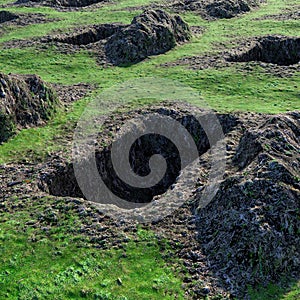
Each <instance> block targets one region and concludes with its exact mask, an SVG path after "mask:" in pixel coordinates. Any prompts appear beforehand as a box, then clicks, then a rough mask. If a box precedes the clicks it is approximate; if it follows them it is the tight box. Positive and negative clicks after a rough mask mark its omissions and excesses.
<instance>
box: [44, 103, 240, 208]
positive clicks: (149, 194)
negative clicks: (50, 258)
mask: <svg viewBox="0 0 300 300" xmlns="http://www.w3.org/2000/svg"><path fill="white" fill-rule="evenodd" d="M158 113H160V114H162V115H169V116H171V117H172V118H174V119H176V120H177V121H178V122H180V123H181V124H182V125H183V126H184V127H185V128H186V129H187V131H188V132H189V134H190V135H191V136H192V137H193V139H194V141H195V144H196V146H197V149H198V152H199V156H200V155H202V154H204V153H205V152H207V151H208V150H209V149H210V144H209V140H208V138H207V135H206V133H205V132H204V130H203V128H202V127H201V125H200V124H199V122H198V120H197V119H196V118H195V117H194V116H192V115H190V114H188V113H182V112H181V111H174V110H171V109H161V110H158ZM132 115H134V113H133V114H131V117H130V118H132ZM129 116H130V115H128V116H127V118H128V117H129ZM206 117H207V115H203V118H204V119H205V118H206ZM218 118H219V120H220V123H221V125H222V128H223V131H224V133H225V134H226V133H227V132H229V131H231V130H232V129H233V128H234V127H235V126H237V124H238V121H237V119H236V118H235V117H233V116H231V115H219V116H218ZM122 120H124V119H121V118H120V119H119V121H116V120H114V121H113V122H114V126H119V125H120V126H122V125H121V123H122ZM110 127H111V126H110ZM114 133H115V132H114ZM103 141H104V143H105V144H106V145H105V146H104V147H99V148H97V149H96V151H95V157H96V163H97V168H98V172H99V174H100V175H101V178H102V180H103V181H104V182H105V184H106V186H107V187H108V188H109V189H110V191H112V192H113V193H114V194H115V195H117V196H118V197H120V198H122V199H125V200H127V201H130V202H136V203H148V202H151V201H152V199H153V198H154V197H155V196H157V195H161V194H163V193H165V192H166V191H167V190H168V189H169V188H170V187H171V186H172V185H173V184H176V179H177V177H178V175H179V174H180V171H181V168H182V166H181V158H180V155H179V152H178V149H177V148H176V146H175V144H174V143H173V142H172V141H170V140H169V139H168V138H166V137H164V136H162V135H159V134H147V135H142V136H141V137H140V138H138V139H137V140H136V141H135V142H134V143H133V144H132V145H131V149H130V152H129V162H130V165H131V167H132V169H133V171H134V172H135V173H136V174H138V175H139V176H146V175H148V174H149V172H150V168H149V159H150V158H151V157H152V156H153V155H155V154H160V155H162V156H163V157H164V158H165V161H166V163H167V170H166V173H165V175H164V177H163V178H162V179H161V180H160V181H159V182H158V183H157V184H156V185H154V186H153V187H149V188H137V187H133V186H130V185H128V184H127V183H126V182H124V181H122V180H121V179H120V178H119V177H118V175H117V174H116V172H115V170H114V167H113V163H112V159H111V149H112V141H113V138H112V132H111V131H109V130H108V131H106V130H105V129H104V131H103V132H102V133H101V138H100V140H99V141H98V142H97V143H98V145H101V144H103ZM85 163H86V162H85ZM85 167H86V165H85V164H83V165H82V168H83V169H84V168H85ZM42 181H43V186H44V190H46V191H47V192H48V193H49V194H51V195H54V196H63V197H66V196H71V197H80V198H85V197H84V195H83V194H82V191H81V189H80V188H79V186H78V183H77V180H76V178H75V174H74V169H73V165H72V164H71V163H67V164H60V165H58V166H57V167H55V168H54V171H53V172H52V173H51V174H49V175H48V176H46V177H44V178H43V179H42Z"/></svg>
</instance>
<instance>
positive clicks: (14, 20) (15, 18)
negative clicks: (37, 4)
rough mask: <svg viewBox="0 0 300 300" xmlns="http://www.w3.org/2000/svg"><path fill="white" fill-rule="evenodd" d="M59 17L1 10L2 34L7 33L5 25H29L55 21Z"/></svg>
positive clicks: (0, 32) (0, 31) (0, 30)
mask: <svg viewBox="0 0 300 300" xmlns="http://www.w3.org/2000/svg"><path fill="white" fill-rule="evenodd" d="M58 20H59V19H57V18H56V19H54V18H50V19H49V18H48V17H47V16H46V15H44V14H39V13H37V14H32V13H28V14H27V13H26V14H23V13H18V14H16V13H11V12H9V11H0V24H1V25H2V26H1V29H0V35H1V34H4V33H5V30H6V29H5V26H27V25H33V24H41V23H49V22H55V21H58Z"/></svg>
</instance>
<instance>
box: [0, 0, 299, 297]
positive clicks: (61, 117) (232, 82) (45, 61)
mask: <svg viewBox="0 0 300 300" xmlns="http://www.w3.org/2000/svg"><path fill="white" fill-rule="evenodd" d="M4 2H8V1H0V3H1V4H3V3H4ZM148 2H150V1H147V0H146V1H144V0H125V1H120V2H118V3H116V4H113V5H111V6H108V7H105V8H101V9H98V10H96V11H93V12H68V13H63V12H57V11H55V10H53V9H51V8H26V7H24V8H13V9H10V10H11V11H16V12H28V13H29V12H40V13H44V14H47V15H48V16H49V18H59V19H60V20H59V21H56V22H52V23H49V24H37V25H32V26H27V27H26V28H7V29H6V30H7V32H6V34H5V35H3V36H1V37H0V42H5V41H10V40H12V39H14V38H18V39H20V38H29V37H34V36H43V35H45V34H49V33H50V32H51V31H53V30H55V31H58V30H60V31H66V30H67V29H68V28H70V27H73V26H75V25H77V24H82V25H84V24H93V23H104V22H115V21H119V22H123V23H129V22H130V20H131V19H132V17H133V16H134V15H136V14H137V13H138V11H136V12H128V11H122V10H121V9H122V8H124V7H127V6H135V5H141V4H147V3H148ZM295 2H296V1H283V0H282V1H277V0H269V1H268V5H266V6H263V7H262V8H261V9H259V10H257V11H255V12H253V13H251V14H246V15H244V16H242V17H240V18H235V19H233V20H219V21H215V22H207V21H204V20H202V19H201V18H199V17H198V16H195V15H192V14H185V15H184V18H185V20H186V21H188V22H189V24H190V25H198V26H205V27H206V31H205V33H204V34H203V35H202V36H200V37H195V38H194V39H193V40H192V42H191V43H189V44H186V45H183V46H180V47H177V48H176V49H174V50H172V51H170V52H168V53H166V54H164V55H160V56H157V57H153V58H151V59H149V60H147V61H144V62H142V63H140V64H137V65H134V66H131V67H128V68H108V69H103V68H101V67H99V66H97V64H96V62H95V58H94V57H91V56H90V55H89V54H88V53H86V52H84V51H83V52H80V53H77V54H75V55H72V56H71V55H64V54H61V53H59V52H57V51H56V49H52V50H50V51H48V50H47V51H45V52H38V51H37V50H36V49H34V48H31V49H28V48H25V49H9V50H7V49H2V50H1V52H0V65H1V68H0V69H1V71H2V72H6V73H9V72H13V73H37V74H39V75H40V76H42V78H43V79H45V80H47V81H50V82H59V83H64V84H73V83H77V82H80V81H81V82H88V83H96V84H98V86H99V90H98V91H96V93H97V92H100V91H101V90H102V89H103V88H105V87H109V86H111V85H113V84H116V83H118V82H123V81H126V80H128V79H132V78H135V77H144V76H157V77H166V78H170V79H175V80H179V81H180V82H182V83H185V84H187V85H189V86H192V87H194V88H195V89H197V90H198V91H199V92H200V93H201V95H202V96H203V97H204V99H205V100H206V102H207V103H209V104H210V105H211V106H212V107H213V108H215V109H218V110H222V111H232V110H250V111H260V112H269V113H277V112H284V111H288V110H295V109H299V108H300V103H299V93H298V92H297V90H299V85H300V82H299V81H300V79H299V74H295V75H294V76H293V77H291V78H288V79H282V78H278V77H274V76H272V75H268V74H266V73H265V72H264V70H262V69H260V68H258V67H257V69H255V70H253V71H252V72H250V73H247V74H246V73H245V72H244V71H243V70H241V68H239V66H238V65H237V66H234V67H231V68H223V69H219V70H214V69H209V70H199V71H193V70H189V69H187V68H185V67H171V68H166V67H162V66H160V65H161V64H162V63H165V62H170V61H175V60H177V59H179V58H181V57H185V56H192V55H201V54H203V53H205V52H217V47H215V46H214V44H215V43H219V42H222V43H225V46H226V47H231V46H230V44H229V43H228V41H230V39H235V38H237V37H238V38H246V37H250V36H256V35H263V34H269V33H274V34H275V33H276V34H285V35H292V36H293V35H297V34H298V29H299V25H298V23H296V22H295V21H284V22H279V21H274V20H265V21H259V22H258V21H252V20H251V19H252V18H254V17H259V16H263V15H266V14H273V13H278V12H279V11H280V9H282V8H283V7H285V6H289V5H291V4H292V3H295ZM112 8H113V9H114V10H113V11H112ZM226 43H228V44H226ZM88 101H89V98H86V99H83V100H81V101H78V102H77V103H75V104H74V105H73V107H72V108H71V109H69V110H68V112H66V111H64V110H63V109H60V110H59V111H58V113H57V115H56V116H55V117H54V119H53V120H52V121H51V122H49V124H48V125H47V126H45V127H40V128H35V129H28V130H23V131H21V132H20V133H19V134H18V135H17V136H16V137H14V138H13V139H11V140H10V141H9V142H8V143H6V144H4V145H1V146H0V162H2V163H4V162H9V161H22V160H38V159H39V160H41V159H44V158H45V157H46V156H47V154H49V153H51V152H52V151H55V150H57V149H64V147H65V146H64V143H62V141H63V140H64V138H65V136H66V134H69V133H70V132H72V129H73V128H74V126H75V124H76V120H78V118H79V116H80V114H81V112H82V111H83V109H84V107H85V105H86V103H87V102H88ZM142 103H143V102H142ZM45 145H47V146H46V147H45ZM38 205H41V206H40V207H35V208H30V211H31V212H32V210H33V216H35V217H37V216H38V213H39V210H40V209H41V210H42V209H43V204H38ZM28 211H29V208H28V207H25V208H24V209H23V210H21V211H20V210H18V211H17V212H11V213H10V214H9V215H8V214H1V216H0V220H1V227H0V229H1V230H0V240H1V244H0V290H1V292H0V298H1V299H2V298H5V297H6V295H9V297H10V298H11V299H15V298H16V295H19V299H33V298H34V297H37V299H38V297H40V298H42V299H44V298H45V299H46V298H47V297H48V298H49V299H54V298H53V295H55V297H57V299H64V298H68V299H70V298H74V299H75V298H76V299H78V298H92V297H94V298H96V299H110V298H113V299H117V295H118V297H119V299H126V298H125V297H127V299H150V298H151V299H161V298H162V297H164V299H166V296H165V295H164V293H165V290H166V288H167V287H168V289H171V290H172V295H173V296H170V298H174V297H175V295H178V297H179V298H180V297H181V298H182V290H181V287H180V286H181V284H180V278H179V277H178V276H177V275H176V274H175V273H174V272H172V270H171V269H169V268H168V267H167V266H166V265H165V262H164V261H163V259H162V257H161V255H160V253H159V251H158V247H157V245H156V241H155V238H153V237H151V236H150V237H146V238H144V240H146V241H147V242H150V246H149V248H148V251H147V252H146V253H145V251H144V250H145V248H144V247H148V246H145V245H144V244H143V243H136V244H135V243H133V242H132V243H130V244H129V246H128V249H127V254H128V255H127V258H126V259H125V258H124V259H122V260H121V262H120V259H119V258H120V253H119V252H118V251H115V250H107V251H101V252H100V251H97V250H95V249H91V248H90V247H88V246H87V244H85V243H84V237H82V236H78V235H77V236H74V233H73V229H74V227H75V226H77V225H78V222H80V221H79V220H74V219H73V216H71V215H64V217H63V216H61V218H62V220H61V221H60V223H59V225H60V226H53V231H50V233H48V234H47V235H45V234H44V233H43V232H38V231H34V230H33V229H30V227H26V226H24V224H25V223H26V221H28V220H29V219H32V218H34V217H33V216H32V215H31V216H30V215H29V213H28ZM68 218H69V219H68ZM32 235H34V236H35V237H37V241H35V242H33V241H32V239H31V236H32ZM142 239H143V238H142ZM76 246H80V248H75V247H76ZM137 258H139V259H137ZM49 261H50V262H51V264H49ZM29 269H30V270H32V272H30V273H29V272H28V270H29ZM120 269H121V270H123V271H124V272H123V273H122V274H124V278H123V277H122V278H121V279H122V281H123V282H124V284H123V285H122V286H118V285H117V284H116V279H117V278H118V277H120V275H119V273H120ZM149 269H151V272H150V271H147V272H138V271H140V270H149ZM45 271H46V272H45ZM137 272H138V273H137ZM79 274H80V275H79ZM126 274H127V275H126ZM145 282H146V283H147V284H146V285H145ZM148 283H149V284H148ZM150 283H151V285H150ZM170 286H171V288H170ZM276 294H277V295H279V296H278V298H277V299H297V297H298V298H299V294H300V291H299V286H297V285H296V284H295V287H294V289H293V291H291V292H289V293H288V292H287V291H284V290H282V289H280V288H278V287H277V286H271V287H269V288H267V289H266V290H260V291H258V292H256V291H252V297H253V299H276V298H275V295H276ZM122 295H123V296H124V297H123V298H122ZM132 295H134V297H133V298H132V297H131V296H132Z"/></svg>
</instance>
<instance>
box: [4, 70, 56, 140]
mask: <svg viewBox="0 0 300 300" xmlns="http://www.w3.org/2000/svg"><path fill="white" fill-rule="evenodd" d="M57 105H58V99H57V97H56V95H55V94H54V93H53V90H52V89H51V88H50V87H48V86H47V85H46V84H45V83H44V82H43V81H42V80H41V79H40V78H39V77H38V76H36V75H4V74H0V125H1V126H0V143H1V142H4V141H6V140H7V139H8V138H9V137H10V136H12V135H13V134H14V132H15V129H16V128H24V127H30V126H37V125H41V124H44V123H45V121H46V120H47V119H48V118H49V117H50V116H51V114H52V112H53V110H54V109H55V107H56V106H57Z"/></svg>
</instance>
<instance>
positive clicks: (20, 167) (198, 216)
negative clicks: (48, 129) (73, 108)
mask: <svg viewBox="0 0 300 300" xmlns="http://www.w3.org/2000/svg"><path fill="white" fill-rule="evenodd" d="M147 113H158V114H161V115H162V116H170V117H172V118H173V119H175V120H176V121H177V122H180V123H181V124H183V126H184V127H185V128H187V130H188V131H189V133H190V134H191V135H192V136H193V138H194V140H195V141H196V143H197V148H198V150H199V154H200V159H199V168H198V169H197V172H196V174H193V175H191V177H192V178H193V180H194V189H193V190H191V191H189V195H188V199H189V200H188V201H186V202H185V203H184V205H182V206H181V207H180V208H178V209H177V210H176V211H174V212H173V213H172V214H171V215H169V216H167V217H166V218H164V219H162V220H157V221H153V222H152V223H151V224H143V225H142V227H143V228H147V229H151V230H153V231H154V233H155V235H156V237H157V239H158V240H159V241H163V240H164V239H167V240H168V241H169V242H170V245H171V248H172V252H173V253H175V256H176V257H178V258H179V261H180V264H179V265H178V266H176V268H178V269H180V270H181V273H182V275H183V276H184V288H185V291H186V297H187V298H191V299H201V298H202V297H205V295H209V296H212V297H213V296H218V297H222V299H224V298H226V297H233V296H236V297H238V299H241V298H244V299H247V295H246V287H247V285H248V284H265V283H267V282H270V281H272V280H276V279H278V275H277V274H280V275H284V274H286V275H291V276H293V277H295V278H299V275H300V274H299V268H298V266H299V262H300V252H299V249H300V238H299V228H300V215H299V211H300V201H299V199H300V172H299V170H300V147H299V145H300V113H299V112H290V113H286V114H280V115H264V114H255V113H234V114H218V115H217V116H218V119H219V122H220V124H221V126H222V128H223V131H224V134H225V142H226V164H227V166H226V172H225V174H224V176H223V179H222V180H221V185H220V189H219V190H218V192H217V194H216V195H215V197H214V198H213V200H212V201H211V202H210V203H209V204H208V205H207V206H206V207H203V208H200V209H199V208H198V206H199V204H201V193H202V191H203V188H204V187H205V186H206V185H207V184H208V179H207V178H208V174H209V171H210V155H211V154H210V153H211V152H210V146H211V145H209V144H208V142H207V137H206V136H205V134H204V132H203V130H202V128H201V126H199V123H197V121H195V119H194V118H193V117H192V116H191V113H190V107H189V106H185V105H183V104H182V103H178V104H174V103H172V104H171V105H170V104H169V103H164V104H162V105H160V106H151V107H148V108H146V109H143V110H141V109H139V110H134V111H130V112H124V113H118V114H115V115H113V116H111V117H109V118H108V119H107V120H106V123H105V126H104V129H103V131H102V133H101V135H99V137H98V146H97V150H96V151H98V153H100V154H101V153H102V154H103V153H109V151H110V149H111V143H112V141H113V137H114V136H115V135H116V133H117V132H118V131H119V129H120V128H121V127H122V126H123V125H124V124H125V121H127V120H129V119H131V118H133V117H136V116H140V115H141V114H143V115H145V114H147ZM199 113H201V114H202V115H205V114H206V112H205V111H201V110H199ZM199 136H200V138H199ZM196 137H197V138H196ZM155 143H156V144H155V147H154V148H153V151H158V150H157V149H159V147H167V148H168V149H172V148H170V146H169V145H168V143H166V142H165V141H162V140H161V139H156V140H155ZM157 147H158V148H157ZM134 151H135V152H134V153H133V154H132V155H133V157H135V158H136V161H139V159H138V158H139V157H140V158H143V157H145V152H143V148H139V147H135V149H134ZM160 153H165V152H163V149H162V150H161V152H160ZM173 154H174V153H170V152H167V153H165V155H167V157H165V158H166V159H168V157H171V156H172V155H173ZM147 155H148V156H149V153H148V154H147ZM147 155H146V156H147ZM97 157H98V160H97V164H99V165H101V164H102V166H103V161H105V160H106V159H107V156H105V155H104V156H101V155H100V156H97ZM140 162H141V164H142V165H140V166H138V165H137V166H134V167H136V168H137V169H138V170H139V171H138V172H142V173H143V172H145V171H147V170H146V169H147V167H146V166H145V165H147V164H146V162H145V161H144V160H143V159H141V160H140ZM138 167H139V168H138ZM145 168H146V169H145ZM173 171H174V170H173V169H170V168H169V169H167V172H171V173H172V172H173ZM109 172H111V170H110V169H109V168H107V170H106V172H105V173H104V175H105V174H106V176H107V178H108V179H109V180H111V181H115V182H117V187H118V188H119V189H120V188H121V190H122V188H125V187H126V186H124V185H123V183H122V182H121V181H120V180H119V179H118V178H117V177H116V175H115V174H113V173H111V174H110V176H108V175H107V174H109ZM0 176H1V183H0V189H1V193H2V194H3V195H5V196H4V197H3V198H2V200H1V203H0V209H1V210H4V211H10V210H12V209H16V208H18V207H24V206H27V205H29V202H31V201H35V202H36V203H39V202H40V203H44V204H43V205H45V210H44V213H43V214H42V216H41V223H40V224H27V226H42V227H45V226H46V227H47V226H55V225H53V224H54V223H55V222H54V221H55V216H56V215H57V214H59V213H63V212H64V211H72V213H74V214H76V215H78V216H79V217H80V219H81V220H82V226H81V227H80V228H78V232H81V233H84V234H85V235H86V236H87V237H88V239H89V240H90V242H91V243H92V244H93V245H94V246H95V247H101V248H106V247H116V248H118V247H123V245H124V243H125V244H126V242H127V241H128V240H129V236H130V237H132V236H134V234H135V232H136V226H135V224H134V223H133V222H124V221H122V220H121V221H120V220H117V219H113V218H110V217H108V216H105V215H103V213H101V211H99V209H98V208H97V207H95V205H93V204H92V203H91V202H88V201H86V200H84V198H83V196H82V194H81V192H80V190H79V189H78V186H77V182H76V179H75V177H74V173H73V168H72V164H71V163H70V162H68V161H67V160H66V159H65V158H64V156H63V154H62V153H57V154H56V155H55V156H52V157H50V158H49V159H48V160H47V162H45V163H40V164H25V163H24V164H8V165H3V166H1V168H0ZM164 184H165V190H167V189H170V188H172V186H174V185H175V186H176V178H175V179H174V178H173V179H172V180H171V181H168V180H166V181H165V182H164ZM118 191H119V192H120V190H117V191H116V192H118ZM132 192H133V194H134V193H138V192H137V191H132ZM151 197H152V198H153V199H151ZM151 197H150V198H147V199H145V200H144V201H146V202H149V201H159V195H156V196H155V193H154V194H152V196H151ZM45 199H46V200H45ZM51 220H52V221H51ZM53 220H54V221H53ZM53 222H54V223H53ZM45 224H46V225H45ZM51 224H52V225H51ZM159 244H160V247H161V251H162V253H163V255H164V256H165V257H166V258H168V257H170V256H172V255H173V254H172V252H170V251H169V250H167V249H165V248H164V244H163V243H160V242H159Z"/></svg>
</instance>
